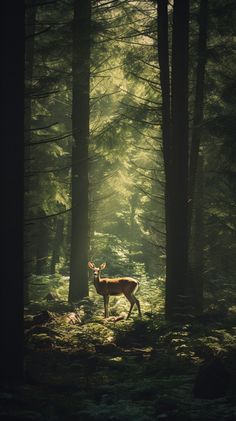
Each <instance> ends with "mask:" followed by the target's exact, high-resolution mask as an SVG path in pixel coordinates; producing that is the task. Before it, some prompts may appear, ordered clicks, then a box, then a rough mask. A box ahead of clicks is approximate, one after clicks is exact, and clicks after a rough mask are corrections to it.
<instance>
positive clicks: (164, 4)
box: [157, 0, 172, 315]
mask: <svg viewBox="0 0 236 421" xmlns="http://www.w3.org/2000/svg"><path fill="white" fill-rule="evenodd" d="M157 4H158V10H157V31H158V34H157V35H158V60H159V66H160V83H161V93H162V145H163V146H162V147H163V157H164V168H165V221H166V300H165V303H166V315H167V314H169V307H170V303H169V294H170V288H171V271H170V269H171V265H172V257H171V250H172V248H171V225H170V220H171V211H172V209H171V179H170V175H171V173H170V168H171V132H170V130H171V104H170V71H169V34H168V0H158V3H157Z"/></svg>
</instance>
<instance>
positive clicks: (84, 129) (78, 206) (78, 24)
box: [69, 0, 91, 301]
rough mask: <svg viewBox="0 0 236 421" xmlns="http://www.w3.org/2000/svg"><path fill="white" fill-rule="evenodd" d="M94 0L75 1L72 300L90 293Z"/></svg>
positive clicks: (70, 290) (70, 291) (70, 294)
mask: <svg viewBox="0 0 236 421" xmlns="http://www.w3.org/2000/svg"><path fill="white" fill-rule="evenodd" d="M90 26H91V1H90V0H80V1H78V0H75V1H74V21H73V59H72V79H73V82H72V83H73V86H72V91H73V103H72V132H73V140H74V143H73V147H72V229H71V261H70V286H69V300H70V301H77V300H79V299H81V298H83V297H85V296H87V295H88V267H87V264H88V248H89V238H88V236H89V220H88V186H89V183H88V142H89V77H90Z"/></svg>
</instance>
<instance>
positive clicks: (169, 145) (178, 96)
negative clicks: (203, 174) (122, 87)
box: [158, 0, 189, 318]
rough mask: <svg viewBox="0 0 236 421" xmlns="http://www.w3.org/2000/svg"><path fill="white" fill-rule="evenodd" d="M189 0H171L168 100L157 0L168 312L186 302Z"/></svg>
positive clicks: (164, 17)
mask: <svg viewBox="0 0 236 421" xmlns="http://www.w3.org/2000/svg"><path fill="white" fill-rule="evenodd" d="M188 32H189V1H188V0H183V1H181V2H180V1H175V2H174V9H173V34H172V73H171V77H172V80H171V82H172V85H171V88H172V91H171V99H170V82H169V55H168V11H167V1H165V0H163V1H162V0H159V1H158V53H159V63H160V80H161V88H162V133H163V154H164V165H165V175H166V186H165V209H166V317H167V318H174V317H175V316H176V315H177V313H180V311H181V312H182V311H183V309H184V307H183V305H182V304H183V303H182V302H181V300H182V299H183V298H184V296H186V286H187V261H188V206H187V203H188V39H189V33H188Z"/></svg>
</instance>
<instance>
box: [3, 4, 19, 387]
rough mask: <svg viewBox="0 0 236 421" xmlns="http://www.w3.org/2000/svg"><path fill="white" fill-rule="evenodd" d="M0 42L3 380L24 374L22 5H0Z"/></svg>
mask: <svg viewBox="0 0 236 421" xmlns="http://www.w3.org/2000/svg"><path fill="white" fill-rule="evenodd" d="M1 12H2V22H1V30H2V31H3V33H2V36H1V40H2V47H3V48H2V72H3V74H2V81H3V83H2V84H1V96H2V98H3V104H4V107H3V109H2V113H3V115H2V117H3V118H2V129H3V130H2V136H3V139H2V142H1V171H2V173H1V179H2V181H3V183H2V192H1V193H2V195H1V196H2V199H3V200H2V206H1V208H2V217H1V223H2V230H1V240H2V245H3V249H2V252H1V253H2V268H3V274H2V282H1V297H2V299H1V322H2V323H1V351H2V355H1V359H0V361H1V379H2V380H3V379H4V380H5V381H6V380H7V381H8V380H12V381H15V380H19V379H22V377H23V371H24V336H23V310H24V297H23V295H24V293H23V289H24V288H23V285H24V281H23V279H24V265H23V260H24V257H23V248H24V245H23V218H24V210H23V205H24V2H23V1H21V0H19V1H17V2H16V3H14V6H13V5H12V3H11V2H7V1H6V2H3V3H2V5H1Z"/></svg>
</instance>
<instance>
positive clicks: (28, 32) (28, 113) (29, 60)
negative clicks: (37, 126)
mask: <svg viewBox="0 0 236 421" xmlns="http://www.w3.org/2000/svg"><path fill="white" fill-rule="evenodd" d="M25 5H26V11H25V37H26V42H25V114H24V126H25V144H26V145H25V158H24V159H25V170H26V171H25V172H30V164H31V153H30V152H31V149H30V146H29V145H30V143H31V141H32V131H31V120H32V110H31V102H32V79H33V68H34V39H35V37H34V34H35V19H36V11H37V6H36V5H35V0H27V1H26V2H25ZM30 180H31V178H30V177H25V214H26V215H27V217H28V212H29V200H28V198H29V192H30V190H31V186H30ZM26 215H25V216H26ZM31 230H32V228H29V227H25V246H24V250H25V279H24V282H25V285H24V302H25V304H27V303H29V276H28V273H29V272H30V267H31V262H32V260H33V254H32V247H31V246H32V244H31V235H32V233H31Z"/></svg>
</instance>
